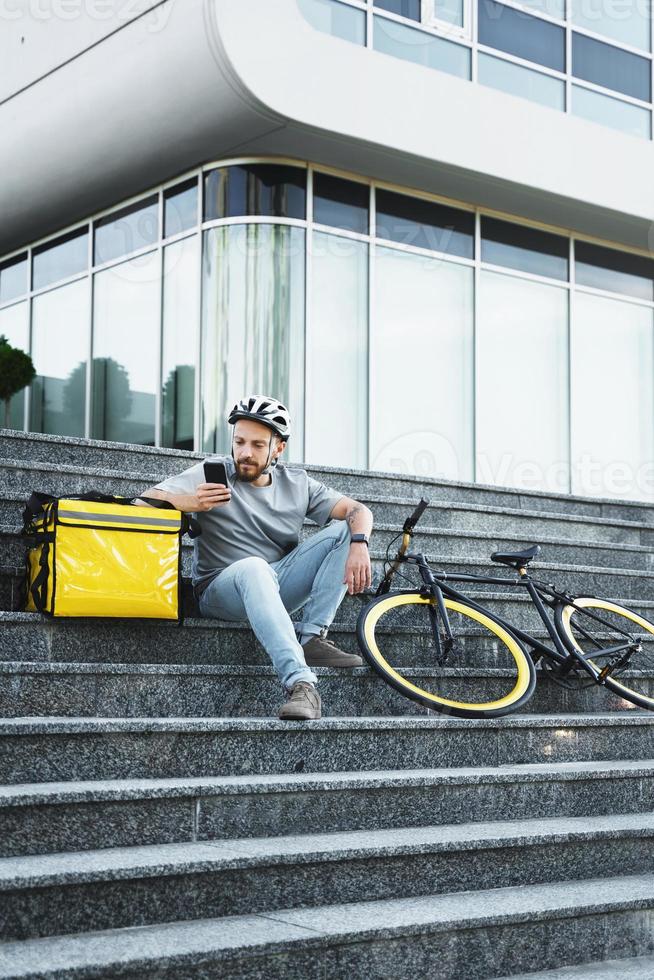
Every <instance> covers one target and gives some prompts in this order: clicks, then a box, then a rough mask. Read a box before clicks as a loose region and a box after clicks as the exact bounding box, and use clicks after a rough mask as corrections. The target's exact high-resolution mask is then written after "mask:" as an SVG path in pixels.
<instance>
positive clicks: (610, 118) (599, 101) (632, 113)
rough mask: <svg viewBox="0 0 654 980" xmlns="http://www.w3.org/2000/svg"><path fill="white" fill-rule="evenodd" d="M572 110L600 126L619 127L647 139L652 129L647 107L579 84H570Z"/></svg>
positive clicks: (650, 116) (632, 134) (624, 131)
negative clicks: (622, 100) (614, 97)
mask: <svg viewBox="0 0 654 980" xmlns="http://www.w3.org/2000/svg"><path fill="white" fill-rule="evenodd" d="M572 111H573V112H574V113H575V115H577V116H583V118H584V119H590V120H591V122H597V123H600V124H601V125H602V126H611V127H612V128H613V129H620V130H622V132H623V133H629V134H630V135H631V136H640V137H641V138H642V139H649V138H650V136H651V131H652V123H651V119H652V114H651V112H650V110H649V109H643V108H642V107H641V106H637V105H631V104H630V103H629V102H621V101H620V99H613V98H611V96H610V95H602V93H601V92H592V91H591V90H590V89H588V88H582V87H581V86H580V85H573V86H572Z"/></svg>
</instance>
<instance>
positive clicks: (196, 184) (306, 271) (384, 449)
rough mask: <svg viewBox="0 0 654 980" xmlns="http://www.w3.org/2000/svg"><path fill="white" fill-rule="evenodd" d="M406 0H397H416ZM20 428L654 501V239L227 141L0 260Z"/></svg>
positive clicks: (1, 325)
mask: <svg viewBox="0 0 654 980" xmlns="http://www.w3.org/2000/svg"><path fill="white" fill-rule="evenodd" d="M409 6H410V5H409ZM0 334H4V335H5V336H7V338H8V339H9V341H10V342H11V343H12V344H14V345H16V346H19V347H21V348H23V349H24V350H29V351H30V353H31V355H32V358H33V360H34V363H35V367H36V370H37V377H36V379H35V380H34V382H33V383H32V385H31V387H30V388H29V389H28V390H27V391H26V392H24V393H21V394H20V395H18V396H16V397H15V398H14V400H13V403H12V406H11V421H12V425H13V426H14V427H16V428H25V429H29V430H32V431H37V432H47V433H54V434H62V435H67V436H86V437H91V438H97V439H108V440H116V441H124V442H130V443H137V444H143V445H156V446H166V447H171V448H181V449H194V450H196V451H205V452H222V451H225V450H228V449H229V433H230V429H229V427H228V426H227V424H226V422H225V417H226V415H227V413H228V410H229V409H230V408H231V406H232V405H233V404H234V402H235V401H236V400H237V399H238V398H240V397H241V396H242V395H243V394H245V393H247V392H250V393H252V392H254V393H257V392H265V393H271V394H274V395H276V396H278V397H279V398H280V399H281V400H282V401H284V402H285V403H286V404H287V405H288V407H289V409H290V411H291V414H292V417H293V419H294V434H293V436H292V438H291V439H290V440H289V444H288V448H287V451H286V454H285V456H286V458H287V459H289V460H290V461H292V462H300V463H317V464H325V465H332V466H348V467H356V468H361V469H375V470H388V471H393V472H405V473H413V474H418V475H423V476H440V477H446V478H450V479H455V480H456V479H458V480H469V481H477V482H482V483H487V484H494V485H501V486H511V487H524V488H527V489H541V490H549V491H560V492H564V493H566V492H572V493H578V494H587V495H594V496H607V497H622V498H632V499H650V498H651V497H652V495H653V494H654V261H653V260H652V259H651V258H649V257H648V256H645V255H640V254H636V253H634V252H627V251H625V250H624V249H619V248H618V247H614V246H611V244H610V243H606V242H597V241H589V240H586V239H581V238H574V237H570V236H569V235H566V234H564V233H563V232H561V231H560V230H557V229H555V228H545V227H540V226H536V225H534V224H533V223H528V222H526V221H524V222H520V221H519V220H518V219H516V218H515V217H509V216H507V215H500V214H495V213H489V212H487V211H485V210H479V209H475V208H473V207H465V206H464V205H461V203H456V204H455V203H454V202H449V201H446V200H439V199H437V198H435V197H434V196H433V195H423V196H419V195H417V194H416V192H409V191H408V190H403V189H402V188H398V187H390V186H386V185H381V184H378V183H375V182H372V181H367V180H363V179H361V178H357V177H355V176H354V175H349V174H344V173H340V172H339V173H334V172H327V171H325V170H323V169H321V168H319V167H313V166H307V165H305V164H300V163H297V162H295V161H279V160H276V161H267V160H230V161H225V162H224V163H219V164H212V165H210V166H207V167H205V168H202V169H198V170H197V171H195V172H193V173H191V174H186V175H184V176H182V177H180V178H179V179H178V180H176V181H174V182H171V183H170V184H169V185H165V186H163V187H160V188H158V189H156V190H154V191H152V192H150V193H147V194H144V195H143V196H142V197H140V198H139V199H137V200H132V201H129V202H126V203H124V204H121V205H120V206H119V207H117V208H115V209H113V210H112V211H109V212H107V213H103V214H101V215H98V216H96V217H94V218H93V219H92V220H90V221H88V222H86V223H84V224H81V225H79V226H77V227H74V228H71V229H66V230H65V231H63V232H62V233H60V234H57V235H54V236H51V237H50V238H49V239H48V240H46V241H42V242H38V243H35V245H34V246H32V247H31V248H27V249H23V250H22V251H20V252H17V253H15V254H13V255H11V256H7V257H5V258H4V259H2V260H1V261H0Z"/></svg>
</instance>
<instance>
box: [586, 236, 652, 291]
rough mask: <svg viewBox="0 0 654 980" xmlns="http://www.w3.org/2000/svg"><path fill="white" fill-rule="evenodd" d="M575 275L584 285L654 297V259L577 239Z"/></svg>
mask: <svg viewBox="0 0 654 980" xmlns="http://www.w3.org/2000/svg"><path fill="white" fill-rule="evenodd" d="M575 278H576V280H577V282H578V283H579V284H580V285H582V286H594V287H595V289H606V290H608V291H609V292H613V293H626V294H628V295H629V296H636V297H637V298H638V299H645V300H649V301H650V302H651V301H652V300H654V261H652V259H647V258H645V257H644V256H640V255H631V254H630V253H629V252H618V251H616V250H614V249H612V248H602V247H601V246H600V245H593V244H591V243H590V242H580V241H575Z"/></svg>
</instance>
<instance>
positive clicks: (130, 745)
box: [0, 711, 654, 784]
mask: <svg viewBox="0 0 654 980" xmlns="http://www.w3.org/2000/svg"><path fill="white" fill-rule="evenodd" d="M653 735H654V713H652V712H644V713H639V712H637V711H629V712H626V713H619V712H607V713H605V714H599V713H598V714H595V715H577V714H563V715H508V716H506V717H502V718H491V719H483V720H480V719H465V718H450V717H447V716H445V715H439V716H429V717H425V718H421V717H410V716H406V717H396V718H390V717H385V718H323V719H322V720H321V721H314V722H291V723H289V722H282V721H277V720H273V719H263V718H43V719H41V718H17V719H4V720H2V721H0V782H3V783H9V784H13V783H26V782H48V781H56V782H60V781H61V780H62V779H71V780H86V779H95V778H97V774H98V772H102V773H103V775H104V776H105V777H106V778H107V779H132V778H135V779H140V778H144V777H151V778H156V779H159V778H170V777H176V776H183V777H188V776H211V775H224V776H236V775H244V774H250V775H255V774H262V773H272V772H276V773H289V772H303V771H304V770H307V771H309V770H311V771H312V772H331V771H334V770H340V769H344V768H346V769H356V770H359V771H361V770H366V769H422V768H426V767H433V766H436V767H441V766H455V767H459V766H471V765H477V766H479V765H482V766H483V765H513V764H518V763H535V762H576V761H579V762H583V761H593V760H602V759H646V758H650V757H651V754H652V737H653Z"/></svg>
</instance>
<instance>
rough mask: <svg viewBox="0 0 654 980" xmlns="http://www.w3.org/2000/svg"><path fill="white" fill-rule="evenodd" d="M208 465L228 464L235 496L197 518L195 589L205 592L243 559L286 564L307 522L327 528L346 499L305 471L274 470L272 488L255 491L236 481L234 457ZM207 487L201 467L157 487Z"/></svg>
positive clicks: (193, 489)
mask: <svg viewBox="0 0 654 980" xmlns="http://www.w3.org/2000/svg"><path fill="white" fill-rule="evenodd" d="M207 461H211V462H221V463H224V464H225V469H226V471H227V479H228V481H229V485H230V488H231V491H232V496H231V499H230V501H229V503H228V504H225V505H224V506H221V507H214V508H213V510H207V511H200V512H198V513H197V515H196V517H197V519H198V521H199V522H200V526H201V528H202V534H201V535H200V536H199V537H197V538H195V540H194V549H193V585H194V586H197V588H198V591H199V592H200V591H202V590H203V589H204V588H206V586H207V585H208V584H209V582H210V581H211V580H212V579H213V578H215V577H216V575H217V574H218V573H219V572H222V571H223V569H225V568H227V566H228V565H231V564H232V563H233V562H235V561H238V560H239V559H240V558H248V557H249V556H251V555H256V556H258V557H260V558H264V559H265V560H266V561H267V562H273V561H278V560H279V559H280V558H283V557H284V555H285V554H287V553H288V552H289V551H291V550H292V549H293V548H295V547H296V546H297V544H298V542H299V537H300V529H301V527H302V522H303V521H304V518H305V517H309V518H310V519H311V520H312V521H315V523H316V524H320V525H321V526H322V525H324V524H326V523H327V521H328V520H329V515H330V514H331V512H332V510H333V508H334V504H335V503H336V502H337V501H338V500H340V499H341V497H342V496H343V494H342V493H338V491H336V490H332V489H331V488H330V487H327V486H325V484H324V483H319V482H318V480H314V479H312V477H310V476H309V475H308V473H306V471H305V470H303V469H299V468H297V469H295V468H292V469H291V468H289V467H287V466H285V465H284V464H283V463H278V464H277V466H275V467H274V468H273V469H272V470H271V474H272V483H271V484H270V485H269V486H267V487H254V486H252V484H250V483H247V482H244V481H243V480H237V479H236V466H235V464H234V460H233V459H232V457H231V456H208V457H207ZM206 482H207V481H206V479H205V476H204V469H203V463H202V462H201V463H196V464H195V465H194V466H190V467H189V468H188V469H187V470H184V472H183V473H180V474H179V475H177V476H171V477H170V478H169V479H168V480H163V482H162V483H157V486H156V489H157V490H163V491H164V493H191V494H192V493H195V492H196V490H197V488H198V486H199V485H200V484H201V483H206Z"/></svg>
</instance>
